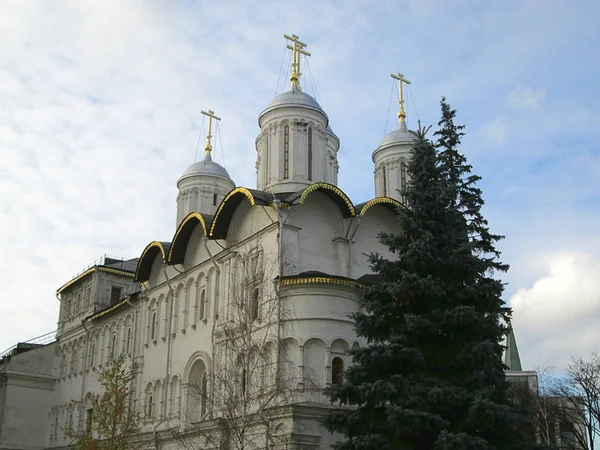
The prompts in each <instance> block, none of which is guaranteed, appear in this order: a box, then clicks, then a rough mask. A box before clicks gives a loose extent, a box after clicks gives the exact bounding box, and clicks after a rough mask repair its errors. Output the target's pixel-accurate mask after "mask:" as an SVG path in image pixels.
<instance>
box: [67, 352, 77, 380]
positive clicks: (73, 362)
mask: <svg viewBox="0 0 600 450" xmlns="http://www.w3.org/2000/svg"><path fill="white" fill-rule="evenodd" d="M75 372H77V349H76V348H73V353H71V367H70V369H69V373H70V374H71V375H73V374H75Z"/></svg>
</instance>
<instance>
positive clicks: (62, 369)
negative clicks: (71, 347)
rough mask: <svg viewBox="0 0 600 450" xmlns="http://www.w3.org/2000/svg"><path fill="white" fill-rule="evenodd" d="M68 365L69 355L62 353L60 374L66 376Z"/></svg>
mask: <svg viewBox="0 0 600 450" xmlns="http://www.w3.org/2000/svg"><path fill="white" fill-rule="evenodd" d="M66 366H67V357H66V356H65V355H62V356H61V357H60V376H61V377H64V376H65V371H66V370H67V369H66Z"/></svg>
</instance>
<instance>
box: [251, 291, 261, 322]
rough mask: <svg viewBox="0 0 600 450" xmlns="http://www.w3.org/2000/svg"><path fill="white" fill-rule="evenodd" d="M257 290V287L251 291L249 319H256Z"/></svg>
mask: <svg viewBox="0 0 600 450" xmlns="http://www.w3.org/2000/svg"><path fill="white" fill-rule="evenodd" d="M258 294H259V290H258V288H254V290H253V291H252V298H251V299H250V320H256V319H258V306H259V299H258Z"/></svg>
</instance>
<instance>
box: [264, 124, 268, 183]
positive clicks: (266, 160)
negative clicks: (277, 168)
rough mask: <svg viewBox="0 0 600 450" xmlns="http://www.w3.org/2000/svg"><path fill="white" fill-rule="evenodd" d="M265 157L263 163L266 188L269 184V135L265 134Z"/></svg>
mask: <svg viewBox="0 0 600 450" xmlns="http://www.w3.org/2000/svg"><path fill="white" fill-rule="evenodd" d="M264 139H265V155H264V163H263V173H264V174H265V186H266V185H268V184H269V133H266V134H265V137H264Z"/></svg>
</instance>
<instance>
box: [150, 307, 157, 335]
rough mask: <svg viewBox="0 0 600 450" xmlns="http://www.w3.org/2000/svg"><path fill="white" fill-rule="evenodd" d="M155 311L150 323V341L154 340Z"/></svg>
mask: <svg viewBox="0 0 600 450" xmlns="http://www.w3.org/2000/svg"><path fill="white" fill-rule="evenodd" d="M156 326H157V323H156V310H154V311H152V323H151V324H150V327H151V328H150V339H152V340H153V341H155V340H156Z"/></svg>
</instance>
